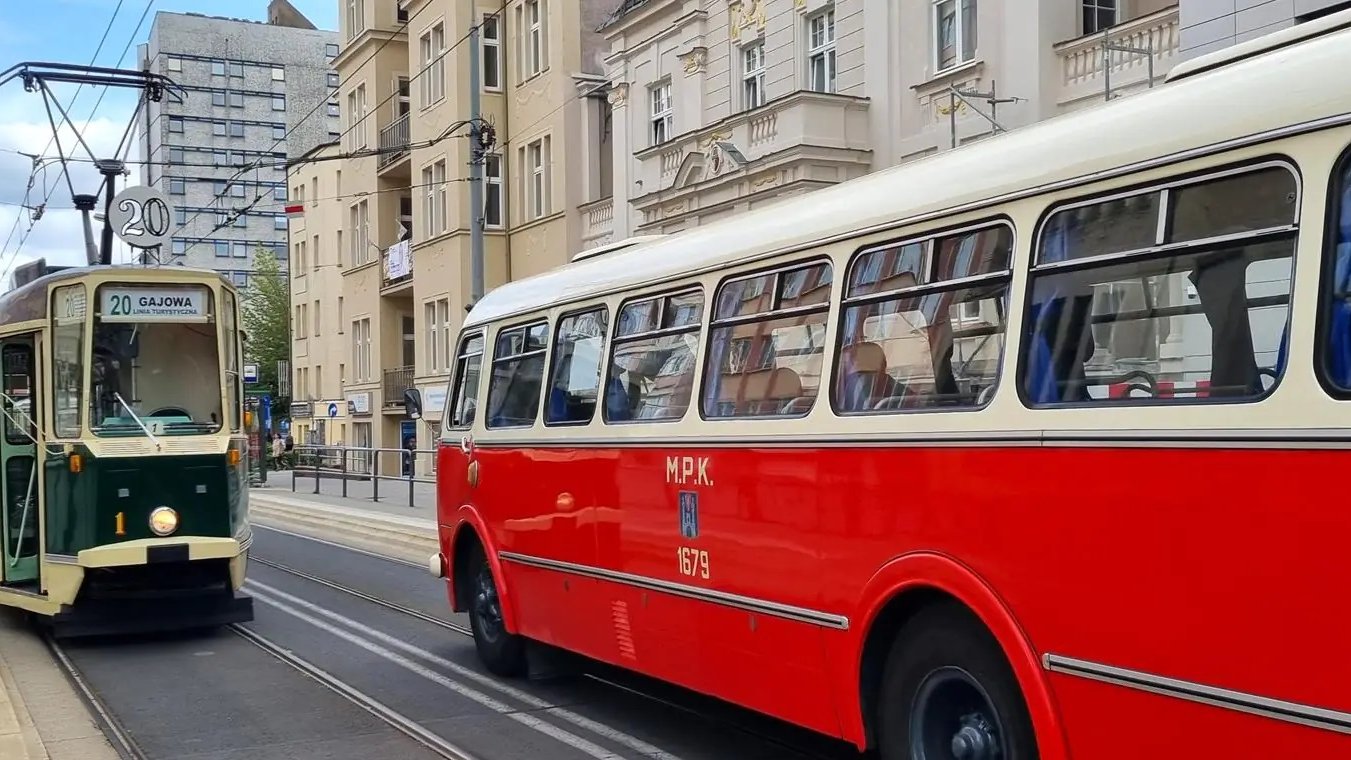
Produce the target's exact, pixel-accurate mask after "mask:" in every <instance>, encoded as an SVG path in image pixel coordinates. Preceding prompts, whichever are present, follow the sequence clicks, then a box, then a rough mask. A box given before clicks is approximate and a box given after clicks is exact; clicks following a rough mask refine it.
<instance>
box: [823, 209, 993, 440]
mask: <svg viewBox="0 0 1351 760" xmlns="http://www.w3.org/2000/svg"><path fill="white" fill-rule="evenodd" d="M1012 258H1013V230H1012V229H1010V228H1009V227H1008V226H1007V225H1005V224H996V225H992V226H985V227H980V228H977V229H973V230H966V231H960V232H953V233H950V234H945V235H941V236H937V237H930V238H927V239H921V240H909V241H904V242H900V243H892V244H888V245H885V246H882V247H880V248H874V249H870V250H866V251H863V252H862V253H860V254H859V255H858V256H857V257H856V258H855V259H854V261H853V263H852V264H851V266H850V275H849V282H848V285H847V287H846V290H845V297H844V309H843V313H842V316H841V327H840V336H841V337H840V346H841V350H840V360H839V361H838V362H837V363H836V364H837V366H836V370H835V381H834V386H833V387H834V391H833V401H834V406H835V409H836V410H837V411H838V412H840V413H842V414H849V413H863V412H903V411H908V410H917V409H934V408H941V409H952V408H975V407H980V406H983V405H984V404H985V402H986V401H988V400H989V395H990V392H991V391H992V389H993V388H994V387H995V383H996V382H997V381H998V378H999V369H1000V362H1001V357H1002V356H1003V352H1004V332H1005V327H1006V322H1007V320H1006V312H1005V310H1006V308H1007V306H1008V287H1009V280H1010V269H1009V267H1010V262H1011V261H1012Z"/></svg>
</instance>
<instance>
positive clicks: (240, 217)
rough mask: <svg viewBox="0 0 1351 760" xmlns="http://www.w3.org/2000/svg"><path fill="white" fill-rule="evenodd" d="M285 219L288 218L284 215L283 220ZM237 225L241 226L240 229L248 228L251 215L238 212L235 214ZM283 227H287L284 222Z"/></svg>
mask: <svg viewBox="0 0 1351 760" xmlns="http://www.w3.org/2000/svg"><path fill="white" fill-rule="evenodd" d="M285 220H286V217H284V216H283V217H282V221H285ZM235 226H236V227H239V228H240V229H247V228H248V226H249V217H248V215H247V214H237V215H235ZM281 228H282V229H286V225H285V224H283V225H282V227H281Z"/></svg>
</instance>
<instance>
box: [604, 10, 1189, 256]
mask: <svg viewBox="0 0 1351 760" xmlns="http://www.w3.org/2000/svg"><path fill="white" fill-rule="evenodd" d="M616 5H617V8H616V9H615V12H614V14H613V16H612V18H611V19H610V21H609V22H608V23H607V24H606V25H605V27H604V29H603V32H604V34H605V36H606V39H607V40H608V42H609V46H610V48H611V52H610V55H609V56H608V57H607V59H606V67H607V76H608V79H609V83H610V88H609V92H608V97H609V99H610V103H611V104H612V106H613V125H614V126H613V130H614V136H613V144H614V154H615V158H614V164H613V175H614V176H613V180H612V182H611V186H612V187H613V191H614V192H613V198H612V199H608V200H605V201H601V202H599V203H592V204H589V205H587V206H585V207H584V211H585V212H586V221H587V226H586V229H585V230H584V232H583V237H584V243H585V245H586V246H587V247H591V246H595V245H601V244H604V243H606V242H609V241H611V240H615V239H622V238H625V237H629V236H631V235H636V234H652V233H671V232H677V231H679V230H682V229H687V228H689V227H692V226H695V225H698V224H702V223H705V222H708V221H712V220H715V219H719V218H723V217H727V216H731V215H735V214H737V213H739V212H741V211H743V210H746V209H750V208H757V207H761V206H763V205H765V204H768V203H772V202H774V201H776V200H778V199H781V198H783V197H786V196H791V195H796V194H800V193H805V192H810V191H811V190H814V189H818V188H820V187H824V186H827V185H831V184H835V183H838V182H843V181H845V180H848V179H852V178H854V177H857V176H860V175H861V174H864V173H867V172H870V171H876V170H878V169H883V168H886V167H889V166H894V165H896V164H899V163H901V162H904V161H912V160H916V159H919V158H923V157H924V156H928V155H932V154H934V153H937V152H939V151H943V150H949V149H951V148H953V147H956V146H960V145H963V144H966V143H968V142H971V141H973V140H980V139H984V138H986V137H989V136H990V135H992V134H994V133H995V132H996V131H998V130H1000V129H1016V128H1018V127H1020V126H1023V125H1026V124H1030V123H1033V122H1035V121H1039V120H1042V119H1045V118H1049V117H1052V116H1055V115H1057V114H1060V113H1065V112H1068V111H1072V110H1075V109H1078V108H1085V107H1089V106H1091V105H1093V104H1096V103H1101V102H1103V101H1105V100H1106V99H1107V98H1108V97H1109V96H1110V97H1121V96H1124V95H1128V94H1130V93H1132V92H1137V91H1139V90H1141V89H1143V88H1145V87H1147V86H1149V84H1150V83H1151V82H1159V81H1161V80H1162V79H1163V77H1164V76H1165V75H1166V74H1167V72H1168V69H1169V68H1170V67H1171V66H1172V65H1173V63H1174V62H1175V61H1176V59H1177V53H1178V7H1177V5H1176V4H1175V3H1173V2H1169V1H1168V0H1006V1H1005V2H992V1H989V0H932V1H923V2H904V3H900V2H873V1H872V0H834V1H833V2H831V0H625V1H624V2H622V3H616ZM1105 42H1106V43H1110V46H1111V48H1112V49H1110V50H1106V49H1105V47H1104V43H1105ZM1125 48H1129V49H1130V51H1127V50H1125ZM1151 73H1152V78H1151Z"/></svg>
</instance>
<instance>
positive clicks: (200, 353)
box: [89, 285, 222, 436]
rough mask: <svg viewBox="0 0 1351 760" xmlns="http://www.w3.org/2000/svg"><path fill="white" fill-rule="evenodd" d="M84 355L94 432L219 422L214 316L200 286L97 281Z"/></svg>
mask: <svg viewBox="0 0 1351 760" xmlns="http://www.w3.org/2000/svg"><path fill="white" fill-rule="evenodd" d="M99 291H100V292H99V298H98V303H99V305H100V309H99V313H98V314H96V315H95V317H94V335H93V341H92V342H93V350H92V356H91V362H90V368H89V372H90V383H89V390H90V400H89V405H90V407H89V412H90V417H89V420H90V428H91V429H92V431H93V432H94V434H95V435H103V436H108V435H115V436H127V435H143V434H144V431H143V429H142V425H144V426H145V427H146V429H148V430H149V431H150V432H152V433H154V434H156V435H161V434H163V435H189V434H194V433H214V432H216V431H218V430H220V429H221V419H222V414H221V367H220V351H219V342H218V340H217V336H216V330H217V320H216V319H215V317H214V313H213V312H214V310H213V309H212V299H211V296H210V294H209V292H208V291H207V290H206V289H205V288H201V287H195V288H171V287H155V288H141V287H136V286H114V285H105V286H103V287H101V288H99Z"/></svg>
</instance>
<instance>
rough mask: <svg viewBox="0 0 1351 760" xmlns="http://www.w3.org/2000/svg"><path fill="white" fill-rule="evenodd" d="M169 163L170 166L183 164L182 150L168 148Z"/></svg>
mask: <svg viewBox="0 0 1351 760" xmlns="http://www.w3.org/2000/svg"><path fill="white" fill-rule="evenodd" d="M169 163H171V164H181V163H183V149H182V148H169Z"/></svg>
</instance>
